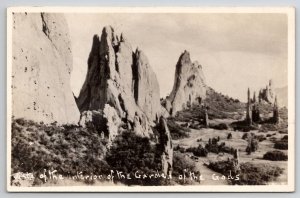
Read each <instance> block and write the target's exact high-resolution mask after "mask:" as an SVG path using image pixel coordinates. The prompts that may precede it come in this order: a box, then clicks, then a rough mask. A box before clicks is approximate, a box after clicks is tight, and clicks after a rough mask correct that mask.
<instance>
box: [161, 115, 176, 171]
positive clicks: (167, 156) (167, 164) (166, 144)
mask: <svg viewBox="0 0 300 198" xmlns="http://www.w3.org/2000/svg"><path fill="white" fill-rule="evenodd" d="M157 129H158V131H159V144H160V145H161V152H162V154H161V160H162V171H163V173H164V174H168V175H169V174H172V168H173V146H172V138H171V134H170V130H169V128H168V125H167V121H166V119H165V118H164V117H163V116H161V117H160V119H159V123H158V127H157Z"/></svg>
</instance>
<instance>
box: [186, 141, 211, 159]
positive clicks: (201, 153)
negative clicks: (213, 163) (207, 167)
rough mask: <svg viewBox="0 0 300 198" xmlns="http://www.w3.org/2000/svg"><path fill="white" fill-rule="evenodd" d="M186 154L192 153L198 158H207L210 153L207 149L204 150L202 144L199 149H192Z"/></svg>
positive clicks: (187, 150) (188, 149)
mask: <svg viewBox="0 0 300 198" xmlns="http://www.w3.org/2000/svg"><path fill="white" fill-rule="evenodd" d="M186 152H191V153H193V154H194V155H195V156H197V157H206V156H207V154H208V151H207V149H206V148H204V147H203V146H202V145H201V144H199V146H198V147H190V148H187V149H186Z"/></svg>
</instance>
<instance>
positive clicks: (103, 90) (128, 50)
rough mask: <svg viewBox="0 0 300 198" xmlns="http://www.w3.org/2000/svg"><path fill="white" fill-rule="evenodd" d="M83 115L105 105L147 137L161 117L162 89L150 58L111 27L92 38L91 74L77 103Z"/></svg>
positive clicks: (89, 62)
mask: <svg viewBox="0 0 300 198" xmlns="http://www.w3.org/2000/svg"><path fill="white" fill-rule="evenodd" d="M76 102H77V105H78V107H79V110H80V112H84V111H86V110H97V111H101V110H103V109H104V107H105V105H106V104H109V105H110V106H111V107H113V108H115V110H116V112H117V114H118V116H119V117H120V119H121V120H122V121H123V122H124V123H127V124H129V125H130V127H131V128H133V129H134V130H135V132H136V133H138V134H141V135H145V136H148V135H149V134H150V133H152V131H151V127H150V126H151V125H153V124H154V121H156V120H157V119H158V118H159V116H160V115H161V111H162V108H161V105H160V98H159V85H158V82H157V79H156V76H155V74H154V72H153V71H152V69H151V67H150V65H149V62H148V59H147V57H146V56H145V55H144V53H143V52H142V51H141V50H139V49H137V50H136V51H135V52H133V51H132V47H131V45H130V44H129V42H128V41H127V39H126V38H125V36H124V34H121V35H120V37H118V36H117V35H115V32H114V30H113V28H112V27H110V26H107V27H104V28H103V30H102V35H101V39H99V37H98V36H97V35H95V36H94V38H93V44H92V49H91V52H90V55H89V58H88V72H87V75H86V79H85V82H84V84H83V87H82V89H81V91H80V94H79V97H78V98H77V99H76Z"/></svg>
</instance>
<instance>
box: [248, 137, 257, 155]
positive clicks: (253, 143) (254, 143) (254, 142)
mask: <svg viewBox="0 0 300 198" xmlns="http://www.w3.org/2000/svg"><path fill="white" fill-rule="evenodd" d="M257 149H258V141H257V140H256V139H255V138H254V137H252V138H251V139H249V141H248V146H247V148H246V152H247V154H248V155H250V154H251V153H252V152H255V151H256V150H257Z"/></svg>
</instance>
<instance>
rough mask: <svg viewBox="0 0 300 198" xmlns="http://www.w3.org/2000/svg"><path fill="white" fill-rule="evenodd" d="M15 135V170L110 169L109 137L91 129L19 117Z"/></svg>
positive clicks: (67, 172) (69, 171) (14, 124)
mask: <svg viewBox="0 0 300 198" xmlns="http://www.w3.org/2000/svg"><path fill="white" fill-rule="evenodd" d="M28 128H30V129H31V130H27V129H28ZM82 134H85V135H82ZM11 138H12V139H11V147H12V156H11V157H12V164H11V167H12V172H14V173H15V172H32V173H34V174H39V173H40V171H42V170H44V169H47V170H50V169H54V170H57V171H58V172H59V173H60V174H63V175H76V174H77V171H79V170H80V171H83V174H90V173H94V174H101V173H104V172H106V171H108V169H109V167H108V165H107V163H106V161H105V160H104V159H103V158H104V154H105V153H106V140H104V139H102V138H101V136H100V135H99V134H98V132H97V131H93V130H91V129H90V130H87V129H85V128H82V127H78V126H76V127H71V128H69V127H68V126H67V125H65V126H56V124H51V125H45V124H43V123H35V122H33V121H27V120H24V119H18V120H13V121H12V136H11Z"/></svg>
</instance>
